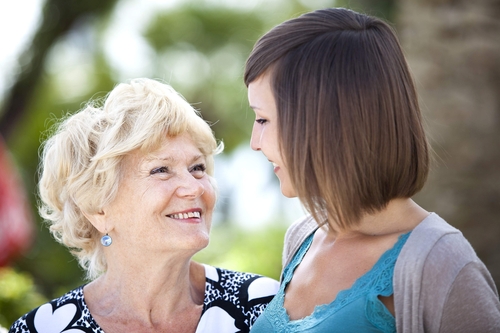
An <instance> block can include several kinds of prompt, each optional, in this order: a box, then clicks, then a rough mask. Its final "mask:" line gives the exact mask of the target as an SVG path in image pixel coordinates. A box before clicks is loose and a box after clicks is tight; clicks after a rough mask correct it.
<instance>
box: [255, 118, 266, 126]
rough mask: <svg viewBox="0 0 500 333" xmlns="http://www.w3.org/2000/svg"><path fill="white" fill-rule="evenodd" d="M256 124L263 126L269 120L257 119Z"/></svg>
mask: <svg viewBox="0 0 500 333" xmlns="http://www.w3.org/2000/svg"><path fill="white" fill-rule="evenodd" d="M255 122H256V123H257V124H260V125H263V124H265V123H267V119H264V118H259V119H256V120H255Z"/></svg>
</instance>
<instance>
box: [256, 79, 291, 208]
mask: <svg viewBox="0 0 500 333" xmlns="http://www.w3.org/2000/svg"><path fill="white" fill-rule="evenodd" d="M248 101H249V103H250V107H251V108H252V109H253V110H254V112H255V123H254V124H253V129H252V138H251V140H250V146H251V147H252V149H253V150H260V151H261V152H262V153H263V154H264V155H265V156H266V157H267V159H268V160H269V161H270V162H271V163H272V164H273V166H274V173H276V176H277V177H278V179H279V180H280V186H281V193H283V195H284V196H286V197H289V198H292V197H296V196H297V195H296V192H295V189H294V187H293V185H292V182H291V179H290V175H289V173H288V169H287V168H286V166H285V163H284V159H283V156H282V154H281V151H280V149H279V140H280V139H279V137H278V121H277V117H278V114H277V110H276V102H275V100H274V96H273V93H272V90H271V83H270V77H269V74H267V73H264V74H263V75H261V76H259V77H258V78H257V79H256V80H255V81H253V82H252V83H250V84H249V85H248Z"/></svg>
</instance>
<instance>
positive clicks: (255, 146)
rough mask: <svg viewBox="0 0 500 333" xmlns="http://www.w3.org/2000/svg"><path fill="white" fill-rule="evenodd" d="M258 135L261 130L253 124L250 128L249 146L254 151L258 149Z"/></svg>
mask: <svg viewBox="0 0 500 333" xmlns="http://www.w3.org/2000/svg"><path fill="white" fill-rule="evenodd" d="M260 136H261V131H260V130H259V128H258V127H257V126H255V125H254V126H253V128H252V136H251V137H250V148H252V149H253V150H255V151H259V150H260Z"/></svg>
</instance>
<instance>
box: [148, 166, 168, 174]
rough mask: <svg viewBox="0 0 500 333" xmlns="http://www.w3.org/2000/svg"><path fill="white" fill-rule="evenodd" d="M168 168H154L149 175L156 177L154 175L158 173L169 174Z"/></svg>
mask: <svg viewBox="0 0 500 333" xmlns="http://www.w3.org/2000/svg"><path fill="white" fill-rule="evenodd" d="M168 171H169V170H168V167H166V166H162V167H159V168H154V169H153V170H151V171H150V172H149V174H151V175H154V174H157V173H168Z"/></svg>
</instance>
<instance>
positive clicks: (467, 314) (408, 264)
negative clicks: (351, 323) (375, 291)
mask: <svg viewBox="0 0 500 333" xmlns="http://www.w3.org/2000/svg"><path fill="white" fill-rule="evenodd" d="M317 228H318V224H317V223H316V222H315V221H314V220H313V219H312V218H311V217H310V216H307V217H305V218H303V219H301V220H299V221H297V222H295V223H294V224H293V225H292V226H290V228H289V229H288V231H287V233H286V235H285V244H284V249H283V268H284V267H286V265H288V263H289V262H290V260H291V259H292V257H293V255H294V254H295V252H296V251H297V250H298V249H299V247H300V245H301V244H302V242H303V241H304V240H305V239H306V238H307V236H309V235H310V234H311V233H313V232H314V231H315V230H316V229H317ZM393 284H394V306H395V311H396V326H397V331H398V332H405V333H406V332H419V333H420V332H481V333H483V332H500V302H499V298H498V292H497V289H496V287H495V283H494V282H493V279H492V277H491V275H490V273H489V272H488V270H487V269H486V267H485V266H484V264H483V263H482V262H481V260H480V259H479V258H478V257H477V255H476V253H475V252H474V250H473V249H472V247H471V245H470V244H469V242H468V241H467V240H466V239H465V238H464V237H463V235H462V233H461V232H460V231H459V230H458V229H456V228H454V227H452V226H451V225H449V224H448V223H446V221H444V220H443V219H442V218H441V217H439V216H438V215H437V214H435V213H432V214H430V215H429V216H428V217H426V218H425V219H424V220H423V221H422V222H421V223H420V224H419V225H418V226H417V227H415V229H414V230H413V231H412V233H411V235H410V237H409V238H408V240H407V241H406V243H405V245H404V246H403V249H402V250H401V253H400V254H399V257H398V259H397V261H396V266H395V268H394V278H393Z"/></svg>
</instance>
